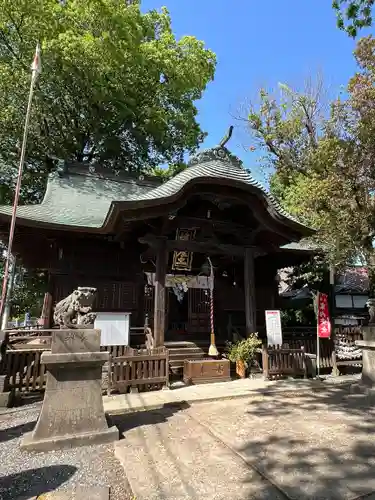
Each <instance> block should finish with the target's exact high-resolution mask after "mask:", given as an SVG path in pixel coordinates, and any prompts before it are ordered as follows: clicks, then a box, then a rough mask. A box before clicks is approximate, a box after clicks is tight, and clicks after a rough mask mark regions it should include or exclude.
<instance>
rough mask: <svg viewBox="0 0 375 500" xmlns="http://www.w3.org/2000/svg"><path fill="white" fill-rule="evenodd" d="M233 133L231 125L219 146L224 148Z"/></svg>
mask: <svg viewBox="0 0 375 500" xmlns="http://www.w3.org/2000/svg"><path fill="white" fill-rule="evenodd" d="M232 134H233V125H231V126H230V127H229V130H228V132H227V134H226V135H225V136H224V137H223V138H222V139H221V141H220V142H219V146H220V147H221V148H223V147H224V146H225V145H226V143H227V142H229V141H230V139H231V137H232Z"/></svg>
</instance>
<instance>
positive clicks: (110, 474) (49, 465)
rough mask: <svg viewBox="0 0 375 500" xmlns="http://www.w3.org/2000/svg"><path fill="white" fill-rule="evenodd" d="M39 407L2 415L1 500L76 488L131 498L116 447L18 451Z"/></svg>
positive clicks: (115, 499) (115, 498) (118, 498)
mask: <svg viewBox="0 0 375 500" xmlns="http://www.w3.org/2000/svg"><path fill="white" fill-rule="evenodd" d="M39 410H40V404H34V405H28V406H27V407H24V408H21V409H16V410H14V409H10V410H9V411H5V412H2V413H1V414H0V500H11V499H12V500H15V499H17V498H18V497H21V498H22V497H23V496H24V495H25V494H27V495H29V496H30V497H33V496H37V495H40V494H42V493H47V492H49V491H55V490H57V491H60V490H66V489H70V488H72V487H73V488H74V487H75V486H107V487H110V488H111V496H110V498H111V500H128V499H131V498H132V495H131V494H130V489H129V485H128V483H127V480H126V476H125V473H124V470H123V469H122V467H121V466H120V464H119V462H118V460H117V459H116V458H115V456H114V448H113V444H109V445H100V446H85V447H82V448H74V449H68V450H61V451H54V452H48V453H27V452H23V451H21V450H20V448H19V444H20V440H21V438H22V435H23V434H24V433H26V432H29V431H31V430H32V429H33V428H34V425H35V422H36V420H37V418H38V414H39Z"/></svg>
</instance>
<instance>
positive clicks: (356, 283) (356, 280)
mask: <svg viewBox="0 0 375 500" xmlns="http://www.w3.org/2000/svg"><path fill="white" fill-rule="evenodd" d="M368 287H369V279H368V272H367V269H366V268H365V267H352V268H349V269H346V271H344V272H343V273H341V274H340V275H339V276H338V277H337V282H336V287H335V288H336V293H345V292H358V293H365V292H367V290H368Z"/></svg>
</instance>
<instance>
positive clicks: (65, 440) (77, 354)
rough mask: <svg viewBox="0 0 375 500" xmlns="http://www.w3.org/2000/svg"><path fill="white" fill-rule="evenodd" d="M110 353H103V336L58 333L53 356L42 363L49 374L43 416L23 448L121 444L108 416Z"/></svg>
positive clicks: (88, 332)
mask: <svg viewBox="0 0 375 500" xmlns="http://www.w3.org/2000/svg"><path fill="white" fill-rule="evenodd" d="M108 358H109V353H108V352H100V330H92V329H87V330H56V331H55V332H53V333H52V343H51V352H44V353H43V354H42V357H41V362H42V363H44V364H45V365H46V368H47V384H46V392H45V396H44V401H43V406H42V410H41V412H40V415H39V418H38V421H37V423H36V426H35V429H34V430H33V432H31V433H29V434H26V435H25V437H24V439H23V441H22V443H21V448H23V449H25V450H30V451H48V450H53V449H58V448H66V447H73V446H83V445H91V444H99V443H106V442H110V441H114V440H117V439H118V438H119V432H118V430H117V428H116V427H111V428H108V425H107V421H106V418H105V415H104V408H103V399H102V389H101V379H102V365H103V364H104V363H105V362H106V361H108Z"/></svg>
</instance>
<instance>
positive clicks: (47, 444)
mask: <svg viewBox="0 0 375 500" xmlns="http://www.w3.org/2000/svg"><path fill="white" fill-rule="evenodd" d="M119 437H120V434H119V430H118V429H117V427H110V428H109V429H105V430H102V431H96V432H85V433H81V434H72V435H69V436H56V437H53V438H47V439H36V438H35V437H34V436H33V433H32V432H29V433H27V434H25V436H24V438H23V440H22V441H21V444H20V448H21V449H22V450H26V451H52V450H59V449H62V448H75V447H78V446H91V445H95V444H105V443H111V442H113V441H118V439H119Z"/></svg>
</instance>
